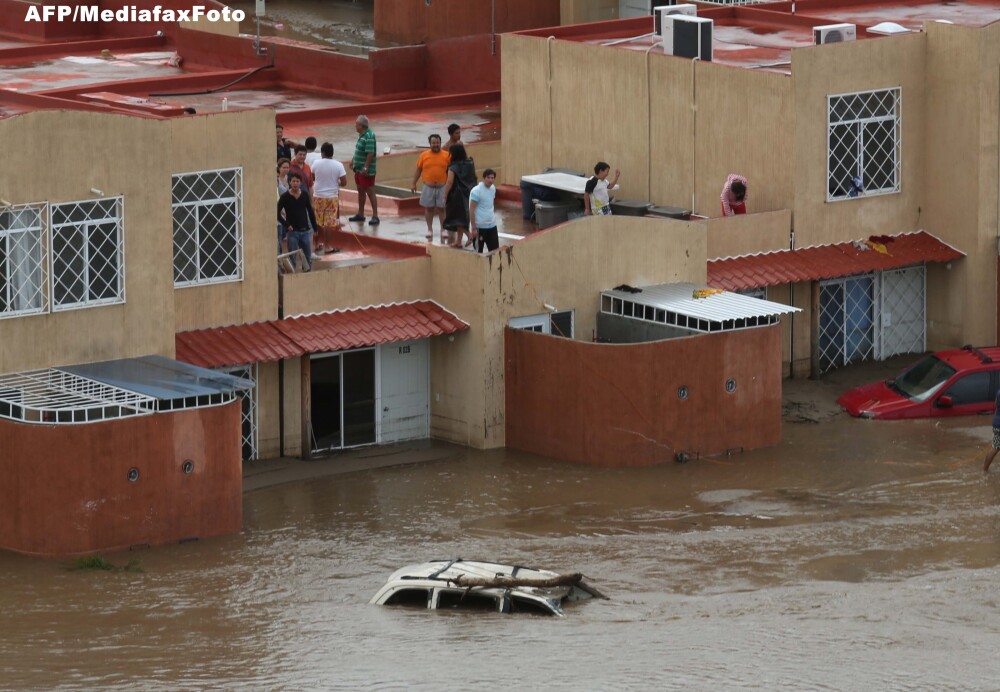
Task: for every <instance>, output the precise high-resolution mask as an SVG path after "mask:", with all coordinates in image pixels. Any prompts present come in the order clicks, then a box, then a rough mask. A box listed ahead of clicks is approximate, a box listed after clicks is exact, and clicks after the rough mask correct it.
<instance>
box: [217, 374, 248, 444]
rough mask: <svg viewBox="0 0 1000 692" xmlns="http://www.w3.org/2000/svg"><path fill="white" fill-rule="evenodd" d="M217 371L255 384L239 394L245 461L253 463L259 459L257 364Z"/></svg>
mask: <svg viewBox="0 0 1000 692" xmlns="http://www.w3.org/2000/svg"><path fill="white" fill-rule="evenodd" d="M217 370H218V371H219V372H224V373H226V374H227V375H232V376H233V377H239V378H242V379H244V380H249V381H250V382H252V383H253V387H252V388H251V389H246V390H243V391H240V392H238V394H239V396H240V400H241V410H242V415H243V419H242V426H241V428H242V431H243V460H244V461H252V460H254V459H256V458H257V364H256V363H254V364H252V365H237V366H235V367H231V368H217Z"/></svg>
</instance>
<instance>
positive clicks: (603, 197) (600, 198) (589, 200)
mask: <svg viewBox="0 0 1000 692" xmlns="http://www.w3.org/2000/svg"><path fill="white" fill-rule="evenodd" d="M610 172H611V166H609V165H608V164H606V163H604V162H603V161H598V162H597V165H596V166H594V175H593V177H592V178H590V180H588V181H587V184H586V185H585V186H584V192H585V193H586V194H584V196H583V213H584V214H585V215H586V216H607V215H610V214H611V197H610V195H608V190H610V189H611V188H613V187H614V186H615V185H617V184H618V178H620V177H621V174H622V172H621V171H620V170H618V169H617V168H616V169H615V179H614V180H612V181H611V182H610V183H608V174H609V173H610Z"/></svg>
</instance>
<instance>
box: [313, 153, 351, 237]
mask: <svg viewBox="0 0 1000 692" xmlns="http://www.w3.org/2000/svg"><path fill="white" fill-rule="evenodd" d="M320 151H321V152H322V158H321V159H320V160H319V161H317V162H316V165H315V166H313V177H314V178H315V182H314V183H313V208H314V209H315V211H316V220H317V222H318V224H319V227H320V229H321V230H322V233H323V236H322V239H323V242H322V244H320V245H318V246H317V248H316V252H317V254H319V253H320V251H321V250H323V249H324V248H325V251H324V252H322V254H329V253H331V252H334V249H333V246H332V245H331V242H330V241H331V238H330V235H331V234H332V233H333V231H334V230H339V229H340V186H341V185H346V184H347V170H346V169H345V168H344V164H342V163H341V162H340V161H338V160H337V159H335V158H333V145H332V144H330V143H329V142H323V146H322V147H321V148H320Z"/></svg>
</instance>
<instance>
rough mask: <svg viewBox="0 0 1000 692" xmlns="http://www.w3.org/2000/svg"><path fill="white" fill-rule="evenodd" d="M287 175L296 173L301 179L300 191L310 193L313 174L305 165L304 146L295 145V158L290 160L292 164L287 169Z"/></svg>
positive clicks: (306, 164) (307, 165)
mask: <svg viewBox="0 0 1000 692" xmlns="http://www.w3.org/2000/svg"><path fill="white" fill-rule="evenodd" d="M288 173H289V175H291V174H292V173H298V174H299V177H300V178H301V179H302V189H303V190H305V191H306V192H310V191H312V188H313V172H312V168H310V167H309V164H308V163H306V147H305V145H304V144H296V145H295V158H293V159H292V163H291V164H290V165H289V167H288Z"/></svg>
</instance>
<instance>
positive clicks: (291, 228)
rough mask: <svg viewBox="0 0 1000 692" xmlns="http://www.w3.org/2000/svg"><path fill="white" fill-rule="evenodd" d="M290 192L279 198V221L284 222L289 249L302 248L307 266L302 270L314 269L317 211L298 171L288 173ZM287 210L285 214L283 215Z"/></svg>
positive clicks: (290, 250)
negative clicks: (313, 253) (313, 237)
mask: <svg viewBox="0 0 1000 692" xmlns="http://www.w3.org/2000/svg"><path fill="white" fill-rule="evenodd" d="M288 185H289V187H288V192H286V193H285V194H283V195H281V197H279V198H278V223H281V224H284V226H285V234H286V237H287V238H288V251H289V252H295V251H296V250H298V249H299V248H302V253H303V254H304V255H305V257H306V266H305V267H302V271H309V270H310V269H312V234H313V230H314V229H317V228H319V225H318V224H317V223H316V212H315V211H313V206H312V201H311V200H310V199H309V193H308V192H306V191H305V190H303V189H302V177H301V176H300V175H299V174H298V173H289V174H288ZM281 212H285V216H284V217H282V216H281Z"/></svg>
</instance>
